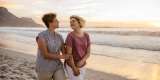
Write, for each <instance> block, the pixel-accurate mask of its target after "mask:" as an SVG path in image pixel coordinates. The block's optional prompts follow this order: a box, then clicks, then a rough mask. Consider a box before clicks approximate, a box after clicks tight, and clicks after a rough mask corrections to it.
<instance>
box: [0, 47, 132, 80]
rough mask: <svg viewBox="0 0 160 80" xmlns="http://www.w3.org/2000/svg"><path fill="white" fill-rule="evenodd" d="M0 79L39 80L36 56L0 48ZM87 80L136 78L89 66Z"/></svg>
mask: <svg viewBox="0 0 160 80" xmlns="http://www.w3.org/2000/svg"><path fill="white" fill-rule="evenodd" d="M0 73H1V74H0V80H37V77H36V72H35V56H33V55H30V54H26V53H21V52H16V51H13V50H8V49H3V48H0ZM86 80H134V79H127V78H125V77H123V76H120V75H116V74H111V73H106V72H101V71H98V70H97V71H96V70H94V69H90V68H87V72H86Z"/></svg>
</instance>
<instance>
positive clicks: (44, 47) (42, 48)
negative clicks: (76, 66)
mask: <svg viewBox="0 0 160 80" xmlns="http://www.w3.org/2000/svg"><path fill="white" fill-rule="evenodd" d="M37 44H38V48H39V49H40V51H41V53H42V55H43V57H44V58H45V59H61V58H64V57H63V56H61V55H60V54H51V53H49V52H48V49H47V45H46V43H45V40H44V39H43V38H38V39H37Z"/></svg>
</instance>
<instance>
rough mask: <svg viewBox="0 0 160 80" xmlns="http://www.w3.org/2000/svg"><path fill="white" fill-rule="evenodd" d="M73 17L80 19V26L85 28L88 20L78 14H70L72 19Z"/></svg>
mask: <svg viewBox="0 0 160 80" xmlns="http://www.w3.org/2000/svg"><path fill="white" fill-rule="evenodd" d="M72 18H74V19H76V20H77V21H78V23H79V25H80V28H83V27H84V26H85V22H86V21H85V20H84V19H83V18H82V17H80V16H77V15H72V16H70V19H72Z"/></svg>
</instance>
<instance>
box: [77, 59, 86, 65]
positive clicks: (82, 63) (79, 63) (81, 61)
mask: <svg viewBox="0 0 160 80" xmlns="http://www.w3.org/2000/svg"><path fill="white" fill-rule="evenodd" d="M84 64H85V61H84V60H83V59H82V60H80V61H79V62H78V63H77V67H82V66H83V65H84Z"/></svg>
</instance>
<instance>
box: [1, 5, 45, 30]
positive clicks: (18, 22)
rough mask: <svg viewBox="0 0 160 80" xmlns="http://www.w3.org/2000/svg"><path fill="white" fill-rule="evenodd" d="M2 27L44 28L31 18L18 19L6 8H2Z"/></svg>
mask: <svg viewBox="0 0 160 80" xmlns="http://www.w3.org/2000/svg"><path fill="white" fill-rule="evenodd" d="M1 26H13V27H14V26H15V27H42V25H40V24H37V23H36V22H35V21H33V20H32V19H31V18H27V17H22V18H19V17H16V16H15V15H13V14H12V13H10V12H9V11H8V10H7V8H5V7H0V27H1Z"/></svg>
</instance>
